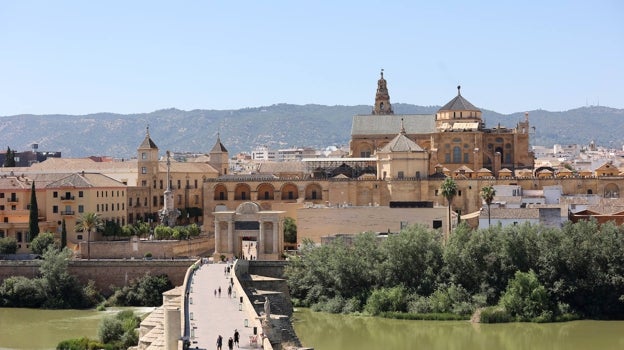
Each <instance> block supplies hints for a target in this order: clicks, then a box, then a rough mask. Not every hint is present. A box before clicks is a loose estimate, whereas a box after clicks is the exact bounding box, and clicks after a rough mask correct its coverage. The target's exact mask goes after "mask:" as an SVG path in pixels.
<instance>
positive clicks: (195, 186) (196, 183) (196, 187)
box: [195, 179, 197, 188]
mask: <svg viewBox="0 0 624 350" xmlns="http://www.w3.org/2000/svg"><path fill="white" fill-rule="evenodd" d="M195 188H197V179H195Z"/></svg>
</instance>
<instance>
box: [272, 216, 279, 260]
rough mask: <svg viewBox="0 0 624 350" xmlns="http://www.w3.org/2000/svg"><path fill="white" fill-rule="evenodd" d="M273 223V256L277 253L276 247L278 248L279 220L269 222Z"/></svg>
mask: <svg viewBox="0 0 624 350" xmlns="http://www.w3.org/2000/svg"><path fill="white" fill-rule="evenodd" d="M271 222H272V223H273V254H277V252H278V251H279V250H278V249H277V247H278V246H279V239H278V237H279V235H278V233H277V232H278V231H279V220H277V221H276V220H273V221H271Z"/></svg>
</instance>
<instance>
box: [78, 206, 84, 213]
mask: <svg viewBox="0 0 624 350" xmlns="http://www.w3.org/2000/svg"><path fill="white" fill-rule="evenodd" d="M78 212H79V213H84V205H78Z"/></svg>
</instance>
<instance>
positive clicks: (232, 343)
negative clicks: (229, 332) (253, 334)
mask: <svg viewBox="0 0 624 350" xmlns="http://www.w3.org/2000/svg"><path fill="white" fill-rule="evenodd" d="M228 349H229V350H233V349H234V340H233V339H232V337H230V339H228Z"/></svg>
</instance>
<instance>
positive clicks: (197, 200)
mask: <svg viewBox="0 0 624 350" xmlns="http://www.w3.org/2000/svg"><path fill="white" fill-rule="evenodd" d="M195 204H199V195H198V194H196V195H195Z"/></svg>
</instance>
